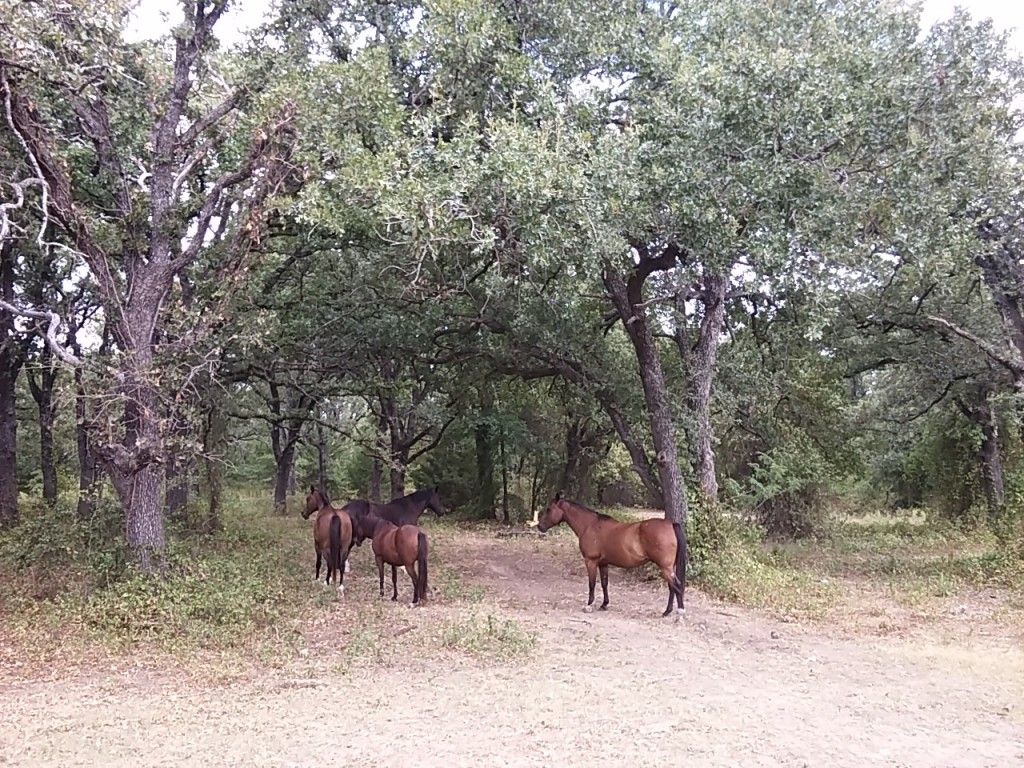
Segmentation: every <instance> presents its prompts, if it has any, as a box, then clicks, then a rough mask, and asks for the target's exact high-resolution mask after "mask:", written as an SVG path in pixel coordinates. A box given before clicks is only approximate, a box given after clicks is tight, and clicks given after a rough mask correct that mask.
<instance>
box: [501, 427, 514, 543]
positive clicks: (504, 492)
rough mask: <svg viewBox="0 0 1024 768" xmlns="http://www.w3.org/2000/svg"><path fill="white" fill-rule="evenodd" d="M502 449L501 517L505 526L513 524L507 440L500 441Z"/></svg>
mask: <svg viewBox="0 0 1024 768" xmlns="http://www.w3.org/2000/svg"><path fill="white" fill-rule="evenodd" d="M499 445H500V449H501V516H502V518H503V519H504V520H505V524H506V525H507V524H508V523H510V522H512V519H511V515H510V514H509V508H508V461H507V457H506V456H505V438H504V437H502V438H501V439H500V440H499Z"/></svg>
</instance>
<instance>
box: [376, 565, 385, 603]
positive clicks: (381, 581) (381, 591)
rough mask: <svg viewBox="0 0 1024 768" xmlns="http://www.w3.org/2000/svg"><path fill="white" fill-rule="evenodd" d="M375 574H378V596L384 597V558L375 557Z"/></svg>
mask: <svg viewBox="0 0 1024 768" xmlns="http://www.w3.org/2000/svg"><path fill="white" fill-rule="evenodd" d="M377 573H378V574H380V596H381V598H383V597H384V558H383V557H381V556H380V555H378V556H377Z"/></svg>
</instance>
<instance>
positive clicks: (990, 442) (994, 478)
mask: <svg viewBox="0 0 1024 768" xmlns="http://www.w3.org/2000/svg"><path fill="white" fill-rule="evenodd" d="M990 397H991V393H990V392H989V391H988V390H987V388H982V389H981V390H980V392H979V393H978V394H977V396H976V397H975V398H974V400H973V401H972V402H967V401H966V400H964V399H962V398H957V399H956V404H957V406H959V408H960V410H961V411H962V412H963V414H964V416H966V417H967V418H968V419H969V420H970V421H971V422H973V423H974V425H975V426H976V427H978V429H980V430H981V445H980V447H979V449H978V463H979V464H980V467H981V483H982V487H983V489H984V492H985V504H986V506H987V508H988V515H989V520H990V521H993V522H995V521H997V520H998V519H999V517H1000V516H1001V514H1002V511H1003V506H1004V504H1005V502H1006V490H1005V482H1004V478H1003V457H1002V450H1001V449H1000V447H999V424H998V422H997V421H996V416H995V412H994V411H993V410H992V403H991V401H990Z"/></svg>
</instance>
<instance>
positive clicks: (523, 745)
mask: <svg viewBox="0 0 1024 768" xmlns="http://www.w3.org/2000/svg"><path fill="white" fill-rule="evenodd" d="M437 552H438V560H439V563H440V565H439V569H440V570H444V569H447V570H448V571H449V573H448V574H447V575H446V574H444V573H439V574H438V576H437V577H436V579H435V585H437V587H438V591H439V592H440V588H442V587H444V585H445V584H446V579H447V584H449V585H451V584H455V585H456V587H455V588H453V589H452V590H450V591H453V594H452V595H450V596H448V597H446V596H444V595H441V594H439V595H438V599H437V600H436V601H435V603H434V604H433V605H432V606H430V607H427V608H424V609H416V610H411V609H409V608H406V607H404V606H402V605H393V604H391V603H379V602H377V601H376V575H375V574H373V573H371V569H370V568H369V564H368V563H367V562H366V561H365V559H361V558H360V557H358V556H357V558H356V568H357V574H355V575H354V576H353V578H351V579H350V580H349V593H348V595H347V596H346V602H345V603H343V604H339V605H337V606H336V607H332V609H331V611H330V613H329V614H328V617H327V620H325V621H321V622H320V624H318V625H316V626H311V627H308V628H307V638H308V641H309V650H308V651H307V652H306V654H305V655H302V654H299V655H297V656H296V657H295V658H294V659H292V660H290V661H288V662H287V663H285V664H284V665H283V666H281V667H280V668H266V667H264V668H260V669H259V670H258V671H256V672H253V673H251V674H247V675H245V676H243V677H242V678H240V679H237V680H235V681H233V682H230V683H219V682H208V681H204V680H203V679H201V677H197V676H196V675H194V674H192V675H186V674H183V673H181V672H180V671H178V670H175V669H173V668H168V667H167V666H166V665H158V666H152V665H141V666H133V665H131V664H130V663H127V662H126V663H123V664H122V665H120V666H119V667H117V668H116V669H114V670H104V669H91V670H88V671H87V672H83V673H78V674H76V675H74V676H72V677H70V678H62V677H60V676H55V675H52V674H51V675H47V676H39V675H36V674H32V675H27V674H24V673H19V672H17V671H12V670H11V669H10V668H8V669H7V670H6V671H5V673H4V676H3V677H2V678H0V696H2V699H3V702H4V704H3V720H2V721H0V762H3V763H4V764H10V765H26V766H28V765H40V766H42V765H54V764H64V765H101V764H102V765H125V766H128V765H132V766H137V765H175V766H179V765H197V766H199V765H204V766H221V765H225V766H226V765H242V764H245V765H266V766H289V765H295V766H307V765H314V764H325V763H328V762H330V763H332V764H337V765H347V766H362V765H367V766H368V765H384V766H392V765H394V766H398V765H438V766H442V765H443V766H461V765H466V766H469V765H474V766H475V765H510V766H518V765H554V764H558V765H585V764H586V765H589V764H591V763H594V762H600V763H602V764H605V765H609V764H610V765H629V766H636V765H651V766H654V765H657V766H665V765H687V766H693V765H742V766H762V765H763V766H778V765H787V766H789V765H793V766H801V765H810V766H817V765H835V766H863V765H892V766H939V765H957V766H966V765H978V766H987V765H992V766H1006V765H1017V764H1024V737H1022V734H1024V718H1022V714H1024V712H1022V709H1021V707H1022V702H1024V695H1022V694H1024V682H1022V681H1024V657H1022V653H1021V648H1020V645H1019V643H1018V642H1016V639H1015V638H1014V637H1012V636H1007V635H1006V634H1005V633H1002V634H1000V633H999V632H998V631H996V632H995V633H994V634H993V633H988V634H982V635H978V634H977V633H975V634H974V635H971V634H970V633H969V632H967V631H966V629H965V631H963V632H962V633H960V634H959V635H952V636H951V635H949V634H948V631H947V630H948V629H949V628H948V627H945V625H943V633H941V634H938V635H934V636H932V635H928V634H927V633H922V632H916V633H914V634H913V636H910V637H905V638H903V637H877V636H865V635H861V634H857V633H856V632H850V631H848V628H847V629H844V630H843V631H837V629H836V628H834V627H830V626H829V625H828V624H806V625H801V624H794V623H785V622H782V621H779V620H777V619H774V618H772V617H770V616H768V615H766V614H763V613H760V612H755V611H749V610H746V609H743V608H739V607H737V606H733V605H726V604H722V603H719V602H716V601H713V600H710V599H707V598H706V597H704V596H702V595H701V594H700V593H699V592H698V591H697V590H695V589H691V590H689V591H688V615H687V618H686V619H685V620H684V621H683V622H680V623H678V624H677V623H674V622H672V621H671V620H667V621H666V620H663V619H661V618H660V611H661V609H662V608H663V607H664V603H665V600H666V594H665V593H664V589H663V586H662V585H661V584H660V583H658V582H655V581H647V580H645V579H644V578H643V577H642V576H636V575H633V576H627V575H623V574H621V573H616V572H614V571H613V575H612V579H611V610H610V611H608V612H604V613H602V612H597V613H593V614H584V613H583V612H582V611H581V610H580V609H581V607H582V605H583V602H584V598H585V595H586V583H585V577H584V571H583V567H582V563H581V561H580V560H579V557H578V554H577V553H576V552H575V548H574V542H572V541H571V540H570V539H569V537H567V536H555V537H550V536H549V537H546V538H545V539H543V540H541V539H539V538H532V537H516V538H513V539H503V540H500V541H499V540H497V539H495V537H494V535H493V534H492V533H490V532H480V531H470V532H460V533H458V534H454V535H451V536H439V537H438V543H437ZM480 586H482V587H483V591H484V594H485V597H483V598H482V600H479V601H478V587H480ZM311 588H312V585H311ZM445 589H447V587H445ZM404 596H405V593H404V591H403V597H404ZM489 612H490V613H494V614H495V615H497V616H499V617H501V618H508V617H511V618H513V619H514V620H515V621H516V622H517V623H518V624H519V625H521V626H523V627H525V628H527V629H528V630H530V631H532V632H535V633H536V637H537V642H536V647H535V648H534V650H533V652H532V653H531V654H530V655H529V656H526V657H515V658H513V659H512V660H509V661H504V662H496V661H493V660H491V659H489V658H478V657H475V656H473V655H471V654H467V653H463V652H460V651H459V650H457V649H447V650H446V649H441V650H438V649H437V648H436V647H435V646H432V645H431V644H430V643H425V642H424V641H423V638H424V637H427V636H429V635H430V634H431V633H436V632H439V631H440V629H439V628H440V627H441V626H442V625H444V624H445V623H446V622H451V621H453V620H455V619H457V618H458V617H463V616H466V615H483V614H487V613H489ZM360 622H362V624H363V626H356V625H357V624H359V623H360ZM967 624H968V622H966V621H964V622H961V623H960V626H963V627H965V628H966V626H967ZM956 626H957V625H956V623H955V622H954V623H952V628H953V630H954V631H955V627H956ZM405 627H411V629H407V630H405V631H404V632H402V633H401V634H396V633H397V632H398V630H402V629H404V628H405ZM371 631H373V632H377V633H378V637H376V638H370V639H368V638H367V637H366V636H365V633H366V632H371ZM360 632H362V633H364V634H363V635H360V634H359V633H360ZM385 635H386V636H385ZM360 637H362V638H363V639H362V641H361V642H363V644H364V646H365V647H353V646H358V643H359V642H360V641H359V640H358V638H360ZM370 640H373V642H371V641H370Z"/></svg>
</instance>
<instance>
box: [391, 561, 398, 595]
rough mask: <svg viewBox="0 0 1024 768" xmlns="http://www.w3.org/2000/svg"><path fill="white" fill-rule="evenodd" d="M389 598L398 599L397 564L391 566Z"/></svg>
mask: <svg viewBox="0 0 1024 768" xmlns="http://www.w3.org/2000/svg"><path fill="white" fill-rule="evenodd" d="M391 599H392V600H393V601H394V600H397V599H398V566H397V565H392V566H391Z"/></svg>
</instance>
